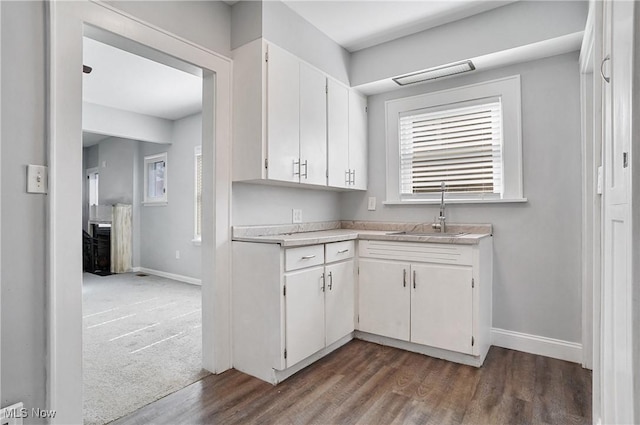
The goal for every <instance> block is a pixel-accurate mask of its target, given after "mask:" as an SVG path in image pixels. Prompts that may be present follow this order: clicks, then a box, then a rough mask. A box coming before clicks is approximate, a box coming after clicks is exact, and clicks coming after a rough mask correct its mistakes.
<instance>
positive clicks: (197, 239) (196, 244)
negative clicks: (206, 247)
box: [191, 238, 202, 246]
mask: <svg viewBox="0 0 640 425" xmlns="http://www.w3.org/2000/svg"><path fill="white" fill-rule="evenodd" d="M191 243H192V244H194V245H195V246H200V245H202V239H200V238H196V239H192V240H191Z"/></svg>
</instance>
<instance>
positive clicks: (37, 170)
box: [27, 164, 48, 193]
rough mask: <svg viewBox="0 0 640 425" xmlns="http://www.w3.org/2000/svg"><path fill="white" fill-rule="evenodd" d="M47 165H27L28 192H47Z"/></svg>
mask: <svg viewBox="0 0 640 425" xmlns="http://www.w3.org/2000/svg"><path fill="white" fill-rule="evenodd" d="M47 185H48V179H47V167H45V166H44V165H31V164H29V165H27V193H47Z"/></svg>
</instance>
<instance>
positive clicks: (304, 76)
mask: <svg viewBox="0 0 640 425" xmlns="http://www.w3.org/2000/svg"><path fill="white" fill-rule="evenodd" d="M326 90H327V78H326V77H325V76H324V74H322V73H321V72H320V71H318V70H316V69H313V68H311V67H310V66H309V65H307V64H305V63H300V183H309V184H318V185H326V184H327V93H326Z"/></svg>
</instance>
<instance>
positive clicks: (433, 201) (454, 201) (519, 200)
mask: <svg viewBox="0 0 640 425" xmlns="http://www.w3.org/2000/svg"><path fill="white" fill-rule="evenodd" d="M524 202H529V201H528V200H527V198H513V199H446V198H445V200H444V203H445V205H449V204H511V203H524ZM382 205H389V206H398V205H440V199H428V200H420V201H409V200H407V201H384V202H383V203H382Z"/></svg>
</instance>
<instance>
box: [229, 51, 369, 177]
mask: <svg viewBox="0 0 640 425" xmlns="http://www.w3.org/2000/svg"><path fill="white" fill-rule="evenodd" d="M233 60H234V79H233V100H234V101H233V104H234V113H233V181H265V180H267V181H273V182H274V183H280V184H283V183H284V184H298V183H301V184H309V185H314V186H325V187H326V186H329V187H332V188H348V189H366V176H367V170H366V98H364V97H363V96H361V95H360V94H359V93H357V92H355V91H353V90H351V89H349V88H348V87H346V86H344V85H342V84H340V83H338V82H336V81H335V80H333V79H331V78H330V77H328V76H327V75H326V74H324V73H323V72H321V71H319V70H318V69H316V68H314V67H312V66H311V65H309V64H307V63H306V62H303V61H302V60H300V59H299V58H297V57H296V56H294V55H292V54H291V53H289V52H287V51H286V50H284V49H281V48H280V47H278V46H275V45H273V44H271V43H268V42H266V41H265V40H264V39H258V40H255V41H252V42H250V43H247V44H245V45H244V46H242V47H239V48H237V49H235V50H234V51H233Z"/></svg>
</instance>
